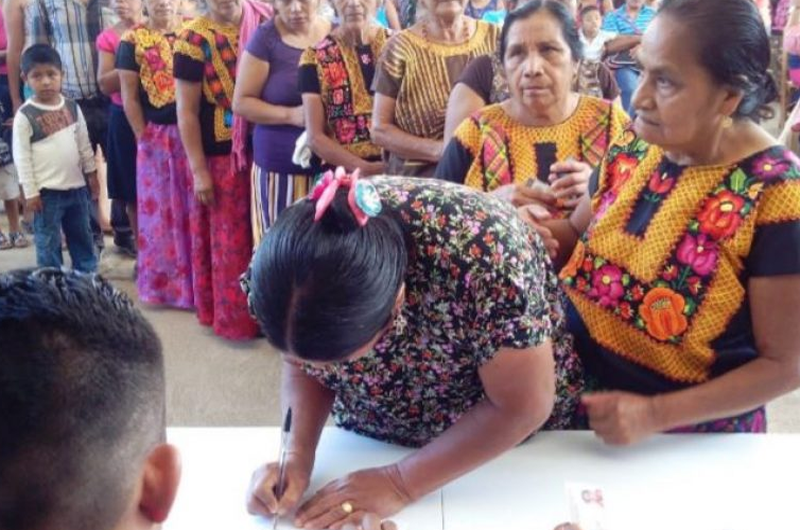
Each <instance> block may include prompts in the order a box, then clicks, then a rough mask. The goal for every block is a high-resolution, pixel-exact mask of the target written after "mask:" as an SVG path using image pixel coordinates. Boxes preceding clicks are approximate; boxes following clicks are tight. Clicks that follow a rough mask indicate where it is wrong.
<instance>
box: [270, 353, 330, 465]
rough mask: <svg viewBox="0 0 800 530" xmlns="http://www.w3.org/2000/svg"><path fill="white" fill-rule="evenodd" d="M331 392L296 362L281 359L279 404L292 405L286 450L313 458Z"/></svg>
mask: <svg viewBox="0 0 800 530" xmlns="http://www.w3.org/2000/svg"><path fill="white" fill-rule="evenodd" d="M333 399H334V393H333V392H332V391H330V390H329V389H327V388H325V387H324V386H322V385H321V384H319V382H317V381H316V380H315V379H314V378H312V377H311V376H309V375H308V374H306V373H305V372H303V371H302V370H301V369H300V368H299V367H298V366H297V365H295V364H293V363H290V362H286V361H284V363H283V370H282V373H281V406H282V407H283V409H284V411H285V410H286V409H288V407H291V408H292V436H291V438H290V444H289V451H290V452H292V453H295V454H297V455H299V456H300V457H301V458H304V459H309V461H310V462H312V464H313V462H314V454H315V453H316V450H317V445H318V444H319V438H320V436H321V435H322V428H323V427H324V426H325V422H326V421H327V419H328V416H330V413H331V407H332V406H333Z"/></svg>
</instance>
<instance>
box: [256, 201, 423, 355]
mask: <svg viewBox="0 0 800 530" xmlns="http://www.w3.org/2000/svg"><path fill="white" fill-rule="evenodd" d="M348 191H349V190H347V189H341V188H340V189H339V190H338V191H337V192H336V196H335V198H334V200H333V202H332V203H331V205H330V206H329V208H328V209H327V211H326V212H325V214H324V215H323V216H322V218H321V219H320V220H319V222H315V221H314V213H315V204H316V203H315V201H312V200H309V199H305V200H302V201H300V202H298V203H296V204H294V205H293V206H291V207H290V208H287V209H286V210H285V211H284V212H283V213H282V214H281V215H280V216H279V217H278V219H277V221H276V222H275V224H274V225H273V226H272V227H271V228H270V229H269V231H268V232H267V234H266V235H265V237H264V240H263V241H262V242H261V245H260V246H259V247H258V250H257V252H256V255H255V257H254V258H253V264H252V266H251V270H250V286H249V289H250V294H249V301H250V307H251V311H252V312H253V314H254V316H255V317H256V320H258V323H259V325H260V326H261V329H262V330H263V331H264V334H265V335H266V337H267V339H268V340H269V341H270V343H272V345H273V346H275V347H276V348H277V349H278V350H281V351H283V352H289V353H291V354H293V355H295V356H297V357H299V358H301V359H304V360H308V361H323V362H335V361H340V360H342V359H344V358H346V357H348V356H349V355H351V354H353V353H354V352H356V351H357V350H358V349H360V348H362V347H363V346H365V345H366V344H368V343H369V341H370V340H371V339H372V338H374V337H375V336H376V335H377V334H378V333H379V332H380V331H381V330H382V329H384V328H385V327H386V326H387V325H388V324H390V322H391V319H392V318H393V317H394V306H395V301H396V298H397V294H398V292H399V290H400V287H401V286H402V285H403V282H404V281H405V273H406V266H407V261H408V251H407V246H406V239H405V235H404V232H403V229H402V225H401V223H400V221H399V219H397V218H396V217H395V216H394V213H393V212H392V211H387V210H388V209H387V208H386V206H385V205H384V208H383V211H382V212H381V213H380V214H379V215H378V216H376V217H372V218H370V219H369V221H368V222H367V224H366V225H365V226H363V227H360V226H359V225H358V224H357V223H356V220H355V217H354V216H353V213H352V211H351V210H350V207H349V205H348V202H347V193H348Z"/></svg>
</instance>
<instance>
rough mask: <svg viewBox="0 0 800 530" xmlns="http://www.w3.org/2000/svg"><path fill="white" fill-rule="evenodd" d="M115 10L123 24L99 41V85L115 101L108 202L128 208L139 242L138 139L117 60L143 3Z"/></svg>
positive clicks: (123, 3) (124, 3) (119, 3)
mask: <svg viewBox="0 0 800 530" xmlns="http://www.w3.org/2000/svg"><path fill="white" fill-rule="evenodd" d="M111 6H112V7H113V9H114V13H115V14H116V15H117V17H118V18H119V22H117V23H116V24H114V25H113V26H111V27H110V28H108V29H107V30H105V31H104V32H102V33H101V34H100V35H99V36H98V37H97V56H98V67H97V85H98V86H99V87H100V91H101V92H102V93H103V95H105V96H107V97H109V98H111V105H109V108H108V129H107V131H106V145H105V147H104V148H103V149H104V152H105V155H106V164H107V168H108V169H107V172H106V175H107V179H108V181H107V184H108V198H109V199H111V200H117V201H120V202H122V203H123V204H124V205H125V213H127V214H128V220H129V221H130V224H131V230H132V231H133V235H134V241H136V233H137V231H138V225H137V221H136V137H135V136H134V135H133V131H132V130H131V126H130V124H129V123H128V119H127V118H126V117H125V111H124V110H123V108H122V94H121V92H120V90H121V86H120V76H119V73H118V72H117V69H116V67H115V66H114V57H115V55H116V53H117V48H118V47H119V43H120V39H121V37H122V35H123V34H124V33H125V32H127V31H128V30H129V29H131V28H133V27H134V26H136V25H138V24H139V23H140V22H141V20H142V0H113V1H112V2H111ZM131 248H132V249H136V245H135V244H134V245H131Z"/></svg>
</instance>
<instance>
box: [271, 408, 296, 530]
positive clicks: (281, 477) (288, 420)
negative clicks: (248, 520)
mask: <svg viewBox="0 0 800 530" xmlns="http://www.w3.org/2000/svg"><path fill="white" fill-rule="evenodd" d="M291 430H292V407H289V409H288V410H287V411H286V417H285V418H284V419H283V430H282V431H281V452H280V455H278V485H277V486H275V498H276V499H277V500H278V501H280V500H281V497H283V490H284V488H285V487H286V484H284V482H285V479H286V476H285V475H286V444H287V443H288V442H289V433H290V432H291ZM278 519H279V517H278V514H277V513H276V514H275V519H273V520H272V530H275V529H276V528H278Z"/></svg>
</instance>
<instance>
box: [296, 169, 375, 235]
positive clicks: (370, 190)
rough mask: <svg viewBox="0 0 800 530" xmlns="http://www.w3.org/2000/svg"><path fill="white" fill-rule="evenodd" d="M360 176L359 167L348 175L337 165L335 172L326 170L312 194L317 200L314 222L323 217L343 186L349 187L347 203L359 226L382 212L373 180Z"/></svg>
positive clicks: (311, 196)
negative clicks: (366, 179)
mask: <svg viewBox="0 0 800 530" xmlns="http://www.w3.org/2000/svg"><path fill="white" fill-rule="evenodd" d="M360 176H361V172H360V170H359V169H356V170H355V171H353V173H352V174H350V175H348V174H347V173H346V172H345V170H344V168H343V167H337V168H336V171H335V172H333V171H327V172H325V174H324V175H322V178H321V179H320V181H319V182H318V183H317V185H316V186H315V187H314V190H313V191H312V192H311V195H310V199H311V200H315V201H317V205H316V208H315V213H314V222H317V221H319V220H320V219H322V216H323V215H325V212H326V211H327V210H328V208H329V207H330V205H331V203H332V202H333V199H334V198H335V197H336V192H337V191H338V190H339V187H341V186H344V187H345V188H349V191H348V193H347V204H348V205H349V206H350V211H352V212H353V216H354V217H355V218H356V222H357V223H358V225H359V226H365V225H366V224H367V221H369V218H370V217H375V216H376V215H378V214H379V213H380V212H381V201H380V196H379V195H378V191H377V190H376V189H375V186H374V185H373V184H372V183H371V182H369V181H365V180H359V178H360Z"/></svg>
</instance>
